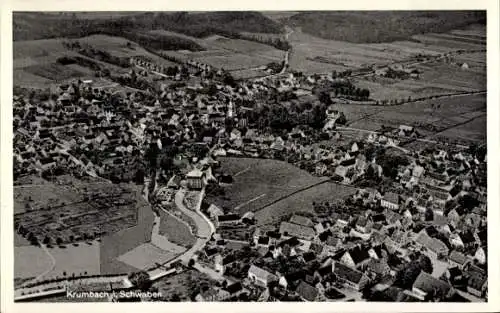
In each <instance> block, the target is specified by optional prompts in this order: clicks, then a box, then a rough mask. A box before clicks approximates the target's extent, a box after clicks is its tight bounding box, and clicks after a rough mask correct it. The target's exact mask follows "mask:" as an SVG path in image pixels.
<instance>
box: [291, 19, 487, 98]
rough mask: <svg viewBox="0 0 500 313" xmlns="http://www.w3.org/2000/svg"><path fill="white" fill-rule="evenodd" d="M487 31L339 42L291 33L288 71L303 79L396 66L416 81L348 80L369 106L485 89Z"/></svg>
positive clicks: (367, 77) (372, 77) (476, 29)
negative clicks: (367, 95) (365, 94)
mask: <svg viewBox="0 0 500 313" xmlns="http://www.w3.org/2000/svg"><path fill="white" fill-rule="evenodd" d="M485 36H486V28H485V26H484V25H478V24H472V25H467V26H464V28H463V29H455V30H449V31H448V32H447V33H425V34H415V35H411V36H408V37H407V38H404V40H399V41H398V40H396V41H387V42H373V43H367V42H363V41H359V42H358V41H355V42H349V41H341V40H340V39H338V38H336V37H334V38H333V39H324V38H319V37H316V36H315V35H312V34H310V33H305V32H303V30H302V29H301V28H300V27H296V28H295V29H294V32H293V33H292V34H291V35H290V36H289V41H290V43H291V45H292V52H291V54H290V68H291V69H292V70H297V71H300V72H303V73H306V74H314V73H324V74H327V73H331V72H332V71H344V70H347V69H351V70H353V71H354V72H356V70H362V69H367V68H383V67H386V66H388V65H391V64H399V65H402V66H404V67H406V68H409V69H412V70H417V71H418V72H419V73H420V74H419V75H418V77H417V78H408V79H391V78H385V77H382V76H379V75H375V74H374V73H371V74H369V75H361V76H358V77H355V78H353V79H352V80H353V82H354V83H355V84H356V86H358V87H360V88H367V89H369V90H370V98H371V99H373V100H379V101H382V100H401V99H407V98H408V97H411V98H422V97H427V96H433V95H441V94H449V93H457V92H464V91H465V92H470V91H478V90H485V89H486V43H485Z"/></svg>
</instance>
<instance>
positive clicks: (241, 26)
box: [13, 12, 282, 41]
mask: <svg viewBox="0 0 500 313" xmlns="http://www.w3.org/2000/svg"><path fill="white" fill-rule="evenodd" d="M13 21H14V22H13V38H14V41H16V40H35V39H46V38H58V37H70V38H78V37H84V36H88V35H92V34H98V33H105V34H111V35H116V36H121V35H122V34H123V33H125V32H146V31H149V30H153V29H165V30H169V31H174V32H178V33H182V34H186V35H189V36H193V37H206V36H210V35H214V34H217V35H225V36H230V37H237V36H238V34H239V33H240V32H255V33H279V32H281V31H282V28H281V26H280V25H279V24H278V23H277V22H275V21H273V20H271V19H269V18H267V17H265V16H264V15H262V14H261V13H258V12H204V13H201V12H200V13H198V12H189V13H188V12H165V13H156V12H137V13H133V14H124V15H117V16H113V15H112V14H110V16H103V15H102V14H98V13H96V16H95V17H94V18H93V17H92V13H78V12H76V13H74V14H57V13H49V14H47V13H31V12H30V13H28V12H26V13H25V12H15V13H14V15H13Z"/></svg>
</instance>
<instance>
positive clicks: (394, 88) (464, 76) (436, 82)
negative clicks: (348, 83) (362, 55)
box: [353, 59, 486, 100]
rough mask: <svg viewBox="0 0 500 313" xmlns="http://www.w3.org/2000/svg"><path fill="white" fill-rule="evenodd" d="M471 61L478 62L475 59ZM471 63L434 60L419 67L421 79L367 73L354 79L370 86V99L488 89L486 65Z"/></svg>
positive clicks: (362, 86) (364, 85)
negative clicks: (463, 65)
mask: <svg viewBox="0 0 500 313" xmlns="http://www.w3.org/2000/svg"><path fill="white" fill-rule="evenodd" d="M461 60H464V59H461ZM464 62H465V60H464ZM464 62H461V63H464ZM467 64H469V63H467ZM471 64H474V63H472V62H471ZM470 66H474V67H472V68H468V69H462V68H461V67H460V66H459V65H458V64H449V63H443V62H434V63H427V64H425V65H424V64H422V65H417V66H416V67H415V68H416V69H417V70H419V71H421V72H422V74H421V75H420V77H419V78H418V79H412V78H409V79H405V80H398V79H389V78H382V77H378V76H367V77H360V78H355V79H354V80H353V81H354V83H355V84H356V86H359V87H360V88H367V89H369V90H370V98H372V99H375V100H394V99H407V98H408V97H411V98H414V99H416V98H422V97H428V96H433V95H440V94H450V93H457V92H471V91H479V90H486V71H485V68H484V67H483V66H482V65H480V64H477V63H476V64H474V65H470Z"/></svg>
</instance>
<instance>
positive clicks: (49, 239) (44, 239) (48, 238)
mask: <svg viewBox="0 0 500 313" xmlns="http://www.w3.org/2000/svg"><path fill="white" fill-rule="evenodd" d="M51 242H52V238H50V237H49V236H45V238H43V244H44V245H49V244H50V243H51Z"/></svg>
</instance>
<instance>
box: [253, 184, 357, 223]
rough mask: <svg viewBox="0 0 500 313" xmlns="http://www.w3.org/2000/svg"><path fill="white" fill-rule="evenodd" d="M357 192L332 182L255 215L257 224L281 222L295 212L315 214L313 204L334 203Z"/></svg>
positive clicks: (349, 187)
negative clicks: (284, 217)
mask: <svg viewBox="0 0 500 313" xmlns="http://www.w3.org/2000/svg"><path fill="white" fill-rule="evenodd" d="M355 192H356V188H354V187H351V186H345V185H338V184H334V183H331V182H326V183H324V184H321V185H318V186H315V187H312V188H310V189H307V190H304V191H301V192H298V193H296V194H294V195H292V196H290V197H288V198H286V199H283V200H281V201H278V202H276V203H274V204H272V205H270V206H268V207H266V208H264V209H262V210H260V211H257V212H256V213H255V218H256V219H257V224H267V223H271V222H275V221H280V217H281V216H283V215H287V214H290V213H295V212H313V207H312V203H313V201H315V202H324V201H328V202H334V201H336V200H341V199H343V198H345V197H347V196H349V195H351V194H354V193H355Z"/></svg>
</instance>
